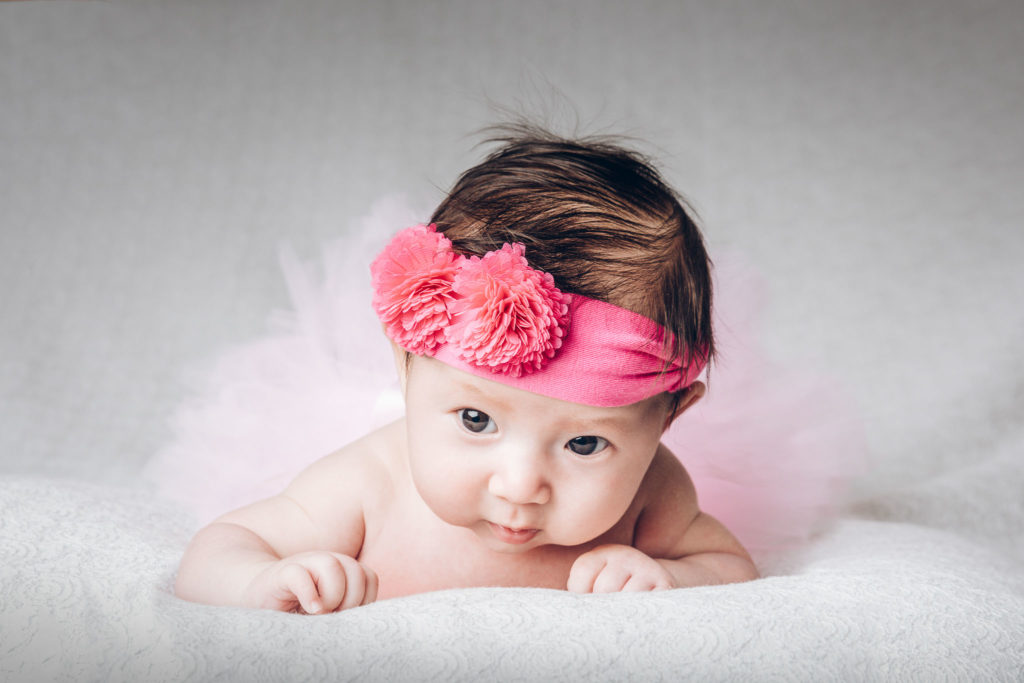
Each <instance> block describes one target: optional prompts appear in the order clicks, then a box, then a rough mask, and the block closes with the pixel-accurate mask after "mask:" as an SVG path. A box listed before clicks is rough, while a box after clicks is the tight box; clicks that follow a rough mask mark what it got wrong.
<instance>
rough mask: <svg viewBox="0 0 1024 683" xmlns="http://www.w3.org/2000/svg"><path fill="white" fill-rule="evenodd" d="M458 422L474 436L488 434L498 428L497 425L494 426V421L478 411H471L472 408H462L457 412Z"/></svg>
mask: <svg viewBox="0 0 1024 683" xmlns="http://www.w3.org/2000/svg"><path fill="white" fill-rule="evenodd" d="M459 421H460V422H461V423H462V426H463V427H465V428H466V429H467V430H468V431H470V432H473V433H474V434H490V433H491V432H493V431H494V430H496V429H497V428H498V425H496V424H494V420H492V419H491V416H490V415H488V414H487V413H482V412H480V411H479V410H473V409H472V408H462V409H461V410H459Z"/></svg>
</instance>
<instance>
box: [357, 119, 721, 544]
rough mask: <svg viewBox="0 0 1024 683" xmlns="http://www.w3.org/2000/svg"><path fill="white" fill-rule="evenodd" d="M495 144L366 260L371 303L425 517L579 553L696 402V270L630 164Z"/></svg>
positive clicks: (579, 150)
mask: <svg viewBox="0 0 1024 683" xmlns="http://www.w3.org/2000/svg"><path fill="white" fill-rule="evenodd" d="M506 133H508V134H507V135H506V136H505V137H504V138H501V139H499V140H497V141H498V142H500V143H501V146H500V147H499V148H498V149H497V150H496V151H494V152H493V153H492V154H491V155H490V156H488V157H487V158H486V159H485V160H484V161H483V162H482V163H481V164H479V165H477V166H475V167H473V168H471V169H470V170H468V171H467V172H466V173H464V174H463V175H462V176H461V177H460V178H459V180H458V181H457V182H456V184H455V187H454V188H453V189H452V191H451V192H450V193H449V195H448V196H447V197H446V198H445V200H444V201H443V202H442V203H441V205H440V206H439V207H438V209H437V210H436V211H435V212H434V215H433V216H432V218H431V225H430V226H415V227H413V228H408V229H406V230H404V231H402V232H401V233H399V235H398V236H396V238H395V239H394V240H393V241H392V242H391V243H390V244H389V245H388V247H387V248H386V249H385V250H384V252H383V253H382V254H381V256H379V257H378V259H377V260H376V261H375V262H374V264H373V266H372V268H371V270H372V272H373V278H374V287H375V296H374V306H375V308H376V310H377V312H378V314H379V315H380V317H381V319H382V321H383V322H384V327H385V330H386V332H387V334H388V335H389V336H390V337H391V339H392V341H393V342H394V343H395V349H396V354H397V358H398V360H399V371H400V373H401V374H402V376H403V382H404V385H405V395H406V427H407V434H408V438H409V465H410V469H411V472H412V476H413V481H414V482H415V485H416V488H417V490H418V491H419V493H420V496H421V497H422V498H423V500H424V501H425V502H426V503H427V504H428V506H429V507H430V508H431V509H432V510H433V511H434V512H435V513H436V514H437V515H438V516H439V517H440V518H441V519H443V520H445V521H446V522H448V523H450V524H452V525H455V526H461V527H466V528H470V529H472V530H474V531H476V532H477V533H478V534H479V535H480V536H481V537H483V538H484V539H485V542H487V543H489V544H491V545H492V546H494V547H496V548H498V549H500V550H529V549H530V548H532V547H535V546H537V545H546V544H556V545H578V544H581V543H585V542H587V541H590V540H593V539H596V538H597V537H598V536H600V535H601V534H604V533H605V532H608V531H609V530H610V529H611V528H612V526H613V525H614V524H615V523H616V522H617V521H618V520H620V519H622V518H623V515H624V514H625V512H626V510H627V508H629V506H630V505H631V501H633V500H634V497H635V496H636V493H637V491H638V489H639V487H640V486H641V482H642V481H643V480H644V477H645V476H646V474H647V472H648V469H649V467H650V465H651V462H652V460H653V458H654V457H655V453H656V451H657V449H658V444H659V441H660V436H661V433H662V432H663V431H664V429H665V428H666V427H667V426H668V424H669V423H670V422H671V420H672V419H673V418H674V417H675V416H676V415H677V414H679V413H680V412H682V411H683V410H685V408H686V407H687V406H689V405H691V404H692V403H693V402H694V401H695V400H697V399H698V398H699V397H700V396H701V395H702V394H703V390H704V386H703V384H702V383H700V382H698V381H696V378H697V376H698V375H699V374H700V372H701V371H702V370H703V368H704V367H705V365H706V363H707V362H708V360H709V359H710V358H711V357H712V355H713V351H714V343H713V338H712V332H711V316H710V313H711V282H710V276H709V262H708V256H707V253H706V252H705V250H704V245H703V242H702V239H701V235H700V233H699V231H698V230H697V227H696V226H695V224H694V222H693V221H692V220H691V218H690V217H689V216H688V215H687V212H686V210H685V209H684V207H683V205H682V202H681V200H680V199H679V197H678V196H677V195H676V194H675V193H674V192H673V191H672V190H671V189H669V187H668V186H667V185H666V184H665V183H664V181H663V180H662V179H661V178H660V176H659V175H658V173H657V172H656V171H655V170H654V169H653V168H652V167H651V165H650V164H649V163H647V162H646V160H644V159H643V157H641V156H639V155H638V154H636V153H633V152H630V151H628V150H626V149H624V148H622V147H620V146H618V145H617V144H614V143H613V142H611V141H609V140H607V139H585V140H577V141H572V140H564V139H560V138H557V137H554V136H552V135H549V134H547V133H545V132H542V131H538V130H535V129H528V128H515V129H506ZM410 354H411V355H410Z"/></svg>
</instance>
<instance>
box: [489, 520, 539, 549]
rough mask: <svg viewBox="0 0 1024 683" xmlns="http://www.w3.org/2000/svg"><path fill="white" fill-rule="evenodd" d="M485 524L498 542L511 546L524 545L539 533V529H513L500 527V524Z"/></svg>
mask: <svg viewBox="0 0 1024 683" xmlns="http://www.w3.org/2000/svg"><path fill="white" fill-rule="evenodd" d="M487 524H488V526H490V528H491V533H493V534H494V535H495V537H496V538H497V539H498V540H499V541H502V542H504V543H511V544H513V545H520V544H522V543H526V542H527V541H529V540H531V539H532V538H533V537H534V536H536V535H537V532H539V531H540V529H513V528H512V527H507V526H502V525H501V524H495V523H494V522H488V523H487Z"/></svg>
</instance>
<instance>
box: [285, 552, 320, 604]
mask: <svg viewBox="0 0 1024 683" xmlns="http://www.w3.org/2000/svg"><path fill="white" fill-rule="evenodd" d="M281 582H282V583H283V584H284V588H285V589H286V590H287V591H288V592H289V593H291V594H292V595H294V596H295V599H296V600H297V601H298V603H299V607H301V608H302V611H303V612H306V613H307V614H317V613H319V612H322V611H323V603H322V602H321V601H320V596H319V594H318V592H317V587H316V582H315V581H314V580H313V577H312V576H311V575H310V572H309V570H307V569H306V568H305V567H303V566H302V565H300V564H291V565H288V566H287V567H285V568H284V569H283V570H282V571H281Z"/></svg>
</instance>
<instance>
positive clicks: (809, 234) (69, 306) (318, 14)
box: [0, 0, 1024, 680]
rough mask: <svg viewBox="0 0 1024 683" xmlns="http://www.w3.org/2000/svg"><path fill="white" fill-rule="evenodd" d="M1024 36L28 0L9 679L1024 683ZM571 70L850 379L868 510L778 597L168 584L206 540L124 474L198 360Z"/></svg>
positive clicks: (2, 110) (10, 106)
mask: <svg viewBox="0 0 1024 683" xmlns="http://www.w3.org/2000/svg"><path fill="white" fill-rule="evenodd" d="M1021 45H1024V4H1021V3H1019V2H1014V1H1013V0H988V1H986V0H981V1H978V2H971V3H959V2H952V1H939V2H936V1H933V0H928V1H925V0H913V1H910V2H900V3H890V2H883V1H882V0H869V1H867V2H801V1H797V0H793V1H791V2H783V1H780V2H771V3H763V2H746V3H745V2H719V3H699V2H696V1H694V2H655V1H653V0H648V1H646V2H644V1H640V2H633V3H612V2H607V3H605V2H586V1H584V0H578V1H569V2H540V1H537V0H526V1H524V2H516V3H511V2H509V3H493V4H492V3H484V2H473V1H471V0H456V1H453V2H431V1H424V2H381V3H356V2H352V3H346V2H333V1H331V2H329V1H327V0H323V1H322V2H296V3H273V2H268V1H266V0H248V1H246V2H222V1H221V2H218V1H208V2H198V1H196V2H192V1H180V2H159V3H157V2H142V1H140V2H103V3H100V2H38V3H37V2H25V3H2V4H0V150H2V151H0V207H2V210H0V292H2V295H0V296H2V299H0V300H2V303H3V316H2V318H0V320H2V322H0V472H2V473H3V474H4V478H3V481H2V482H0V487H2V488H0V506H2V508H3V509H2V516H0V678H5V679H10V680H54V679H68V678H73V679H108V680H142V679H157V678H167V679H183V678H193V679H208V678H213V677H215V676H216V675H218V674H223V676H224V677H225V678H228V679H237V680H254V679H267V680H270V679H283V678H294V679H303V678H309V677H314V678H323V677H329V676H332V675H336V677H339V678H344V677H346V676H351V677H355V676H357V675H359V674H362V675H363V676H364V677H368V678H425V677H434V678H447V677H449V676H450V675H454V676H456V677H461V678H466V679H469V678H474V677H480V676H483V677H494V676H497V677H502V678H514V677H519V676H522V677H529V676H531V675H534V676H540V675H547V674H554V675H556V676H557V675H560V676H561V677H563V678H588V677H589V678H601V677H604V678H609V679H610V678H620V679H621V678H626V677H646V678H657V677H676V676H680V675H689V674H693V675H694V677H695V678H721V679H730V678H736V677H738V676H740V675H745V676H749V677H755V678H773V677H775V678H780V679H789V678H794V679H804V680H818V679H822V678H829V677H832V678H858V679H882V678H887V679H888V678H893V679H904V678H913V679H919V680H933V679H935V678H936V677H940V676H948V677H951V678H957V679H964V680H966V679H972V680H976V679H995V680H1019V679H1020V677H1021V676H1022V675H1024V623H1022V616H1021V615H1022V614H1024V604H1022V602H1024V597H1022V596H1024V587H1022V585H1021V576H1022V574H1024V557H1022V551H1021V547H1022V546H1024V511H1022V509H1021V505H1022V504H1021V500H1020V499H1021V496H1020V491H1022V490H1024V473H1022V471H1021V463H1022V461H1024V442H1022V439H1021V436H1020V434H1021V431H1022V430H1024V414H1022V413H1024V410H1022V408H1021V406H1022V403H1024V394H1022V392H1024V354H1022V353H1021V351H1020V349H1021V348H1024V306H1022V305H1021V301H1022V300H1024V269H1021V264H1022V263H1024V193H1022V192H1021V191H1020V187H1021V186H1022V185H1024V126H1022V125H1021V124H1020V113H1021V112H1022V111H1024V51H1022V49H1021ZM547 83H550V84H551V85H552V86H554V87H555V88H557V89H559V90H561V91H562V92H564V93H565V94H566V96H567V97H568V98H569V99H570V100H571V101H572V102H573V103H574V104H575V106H576V107H577V108H578V109H579V111H580V113H581V116H582V118H583V119H584V121H585V122H588V121H592V120H596V122H597V124H598V126H596V127H600V126H601V125H605V126H607V127H609V128H611V129H613V130H616V131H622V130H625V131H627V132H632V133H634V134H636V135H638V136H640V137H642V138H645V139H647V140H649V141H650V142H651V149H653V150H654V151H655V152H656V154H657V155H658V156H659V157H660V158H661V159H662V160H663V161H664V164H663V165H664V167H665V169H666V173H667V175H668V176H669V179H670V181H671V182H672V183H673V184H674V185H676V186H678V187H679V188H680V189H681V190H682V191H683V192H684V193H685V194H687V195H688V196H689V197H691V198H692V199H693V200H694V203H695V205H696V206H697V208H698V210H699V211H700V213H701V215H702V217H703V218H704V222H705V223H706V225H707V235H708V238H709V240H710V242H711V243H712V244H713V245H717V246H723V247H732V248H735V249H738V250H741V251H743V252H745V253H748V254H751V255H752V256H753V257H754V258H755V259H756V261H757V266H758V268H760V269H761V270H762V271H763V272H764V273H765V274H766V276H767V278H768V280H769V283H770V285H771V288H772V294H773V298H772V301H773V303H772V305H771V307H770V309H769V310H768V311H766V318H767V323H768V327H769V333H770V340H769V341H770V342H771V344H772V346H773V348H775V349H776V350H777V351H778V352H779V354H780V355H781V356H783V357H785V358H787V359H789V360H790V361H794V362H795V361H798V362H800V363H803V364H806V365H808V366H810V367H814V368H824V369H826V370H827V371H829V372H831V373H834V374H835V375H836V376H838V377H839V378H840V379H841V380H843V381H844V382H845V383H846V384H847V385H848V386H849V388H850V392H851V394H852V396H853V397H854V399H855V400H856V401H857V402H858V404H859V405H860V407H861V409H862V410H863V412H864V414H865V416H866V418H867V422H868V437H869V440H870V442H871V458H872V462H871V465H872V467H871V470H870V473H869V474H868V475H866V476H865V477H864V478H863V480H862V481H861V482H860V483H859V487H858V490H859V493H860V495H859V500H860V502H859V504H858V505H857V507H856V509H855V510H853V511H851V512H850V513H849V514H848V515H847V518H846V520H845V521H844V522H843V523H842V524H841V525H840V526H839V527H838V528H837V529H835V530H834V531H833V532H831V533H830V534H828V535H827V536H826V537H824V538H822V539H820V540H819V541H817V542H816V543H814V544H813V545H812V546H811V547H810V548H809V549H808V551H807V553H806V555H804V556H800V557H789V558H784V559H783V561H781V563H780V564H779V565H778V566H776V567H772V568H770V569H772V570H773V573H775V574H778V576H775V577H774V578H771V579H768V580H765V581H761V582H756V583H753V584H748V585H743V586H735V587H727V588H708V589H699V590H693V591H680V592H673V593H668V594H659V595H648V596H639V597H638V596H615V597H610V598H590V599H588V598H579V597H575V596H571V595H568V594H563V593H548V592H533V591H513V590H496V591H490V590H485V591H454V592H448V593H442V594H435V595H424V596H416V597H413V598H409V599H405V600H400V601H391V602H387V603H380V604H378V605H374V606H372V607H370V608H367V609H366V610H359V611H355V612H352V613H348V614H341V615H335V616H329V617H324V618H317V619H301V618H298V617H293V616H288V615H274V614H265V613H247V612H240V611H234V610H216V609H209V608H204V607H197V606H193V605H188V604H183V603H180V602H178V601H176V600H173V599H172V598H170V597H169V596H168V595H167V594H166V592H164V591H165V589H166V586H167V581H168V580H169V577H170V572H171V571H172V570H173V567H174V565H175V562H176V559H177V556H178V554H179V553H180V551H181V549H182V547H183V545H184V543H185V541H186V539H187V536H188V534H189V532H190V531H191V529H189V524H188V522H187V521H186V520H185V519H184V518H183V517H182V516H181V515H180V513H178V512H176V511H174V510H173V509H171V508H168V507H164V506H161V505H160V504H158V503H155V502H153V501H151V500H149V499H148V498H147V497H146V496H145V495H144V494H135V493H129V492H126V491H125V490H124V489H123V488H120V487H134V486H136V484H137V480H138V473H139V471H140V470H141V468H142V466H143V464H144V463H145V462H146V461H147V460H148V459H149V457H150V456H151V455H152V454H153V452H154V451H155V450H156V449H157V448H158V447H159V446H160V445H161V444H163V443H164V442H165V440H166V438H167V434H168V431H167V428H166V427H165V419H166V416H167V415H169V414H170V413H171V412H172V410H173V407H174V406H175V405H177V404H178V403H179V402H180V401H181V399H182V396H183V394H184V392H185V388H184V385H183V384H182V383H181V382H180V380H179V378H180V377H181V374H182V368H186V367H189V366H194V365H197V364H201V361H203V360H204V359H207V358H210V357H211V356H212V355H213V354H214V353H215V352H216V351H217V350H218V349H220V348H221V347H222V346H223V345H224V344H227V343H237V342H240V341H244V340H247V339H251V338H253V337H254V336H256V335H258V334H260V333H261V332H262V330H263V321H264V320H265V318H266V315H267V312H268V310H270V309H271V308H273V307H275V306H280V305H282V304H283V303H284V301H285V291H284V289H283V285H282V280H281V278H280V275H279V270H278V265H277V261H276V254H277V249H278V246H279V244H280V243H281V242H285V241H287V242H290V243H291V244H293V245H294V246H295V247H296V249H297V250H298V251H299V252H300V255H303V256H312V255H313V254H315V253H316V252H317V250H318V249H319V247H320V245H322V244H324V243H325V242H327V241H328V240H330V239H331V238H333V237H336V236H337V232H338V231H339V230H341V229H344V226H348V225H350V224H351V223H350V221H349V220H348V218H349V217H351V216H357V215H362V214H363V213H365V212H366V210H367V209H368V208H369V206H370V203H371V202H372V200H373V199H374V198H376V197H378V196H381V195H382V194H385V193H388V192H393V191H396V190H398V191H403V192H407V193H409V195H410V197H411V198H412V200H413V201H414V203H420V202H422V203H425V204H430V203H432V202H433V201H434V200H436V198H437V196H438V193H439V190H438V189H437V188H444V187H446V186H447V185H448V184H449V183H450V182H451V181H452V180H453V178H454V176H455V175H456V173H457V172H458V171H460V170H462V169H463V168H465V167H466V166H467V165H468V164H470V163H472V162H473V161H475V160H476V159H477V158H478V156H477V153H476V152H474V151H473V150H472V148H471V144H472V139H471V138H468V137H467V135H468V133H469V132H470V131H472V130H474V129H475V128H478V127H480V126H482V125H484V124H486V123H489V122H491V121H493V119H494V116H493V115H492V114H491V112H490V111H489V110H488V105H487V99H488V98H491V99H493V100H495V101H497V102H499V103H505V104H509V103H511V104H513V105H514V104H515V102H516V101H517V100H527V101H529V100H531V99H532V100H534V101H536V100H544V99H546V98H549V96H548V92H549V91H548V90H547V87H548V86H547V85H546V84H547ZM538 93H540V94H538ZM527 108H528V109H531V108H535V107H531V106H530V104H529V102H527ZM594 127H595V126H591V128H594ZM112 485H116V486H118V487H119V488H113V487H112Z"/></svg>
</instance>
